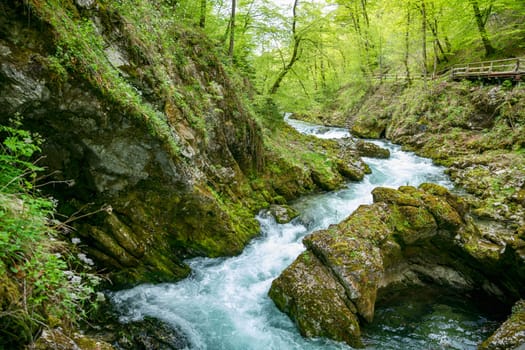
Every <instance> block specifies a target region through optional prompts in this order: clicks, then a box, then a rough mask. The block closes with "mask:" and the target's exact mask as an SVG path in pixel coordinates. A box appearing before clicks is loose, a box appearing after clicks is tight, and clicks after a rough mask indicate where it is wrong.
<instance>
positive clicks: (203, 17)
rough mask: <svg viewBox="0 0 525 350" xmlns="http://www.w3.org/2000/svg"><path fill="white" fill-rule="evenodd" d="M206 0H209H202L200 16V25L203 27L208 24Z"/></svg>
mask: <svg viewBox="0 0 525 350" xmlns="http://www.w3.org/2000/svg"><path fill="white" fill-rule="evenodd" d="M206 2H207V0H201V13H200V18H199V27H201V28H204V27H205V26H206V5H207V4H206Z"/></svg>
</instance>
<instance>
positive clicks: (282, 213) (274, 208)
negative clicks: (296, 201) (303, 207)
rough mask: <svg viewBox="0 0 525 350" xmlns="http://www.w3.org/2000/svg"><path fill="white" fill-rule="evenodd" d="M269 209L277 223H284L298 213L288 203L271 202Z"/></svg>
mask: <svg viewBox="0 0 525 350" xmlns="http://www.w3.org/2000/svg"><path fill="white" fill-rule="evenodd" d="M269 211H270V213H271V214H272V216H273V217H274V218H275V221H277V222H278V223H279V224H286V223H288V222H290V221H292V219H294V218H296V217H297V216H298V215H299V212H298V211H297V210H295V209H294V208H292V207H290V206H288V205H277V204H272V205H270V208H269Z"/></svg>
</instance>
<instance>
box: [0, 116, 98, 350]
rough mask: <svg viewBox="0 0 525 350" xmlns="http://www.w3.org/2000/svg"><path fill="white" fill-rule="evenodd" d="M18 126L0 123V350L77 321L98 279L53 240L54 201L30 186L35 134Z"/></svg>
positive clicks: (34, 172) (72, 252)
mask: <svg viewBox="0 0 525 350" xmlns="http://www.w3.org/2000/svg"><path fill="white" fill-rule="evenodd" d="M20 126H21V124H20V121H19V120H16V119H15V120H14V121H13V125H11V126H5V125H2V126H0V139H3V142H2V144H1V145H0V324H1V325H2V326H1V327H0V348H2V349H3V348H6V349H13V348H20V347H21V346H22V345H24V344H28V343H31V342H33V341H34V340H35V338H36V337H37V336H38V334H39V333H40V331H41V330H42V329H43V328H53V327H56V326H61V327H63V328H65V329H67V328H70V327H72V326H74V325H75V324H77V323H78V322H79V321H80V320H81V319H82V318H83V317H85V316H86V311H85V310H86V309H85V308H84V306H85V303H86V302H87V301H90V299H91V297H92V296H93V295H94V289H93V288H94V287H95V286H96V284H97V282H98V278H97V277H96V276H95V275H94V274H92V273H89V272H86V271H88V266H84V264H85V263H83V262H81V261H80V259H79V257H78V256H77V255H75V254H76V253H77V252H75V249H74V248H70V247H68V245H67V244H66V243H65V242H63V241H60V240H59V239H58V230H59V229H60V226H61V225H60V223H59V222H58V221H57V220H54V219H53V215H54V209H55V203H54V201H53V199H51V198H45V197H42V196H41V195H40V194H39V192H38V190H37V188H36V187H37V186H36V185H35V184H36V180H37V173H38V172H40V171H42V168H40V167H39V166H38V165H36V164H35V163H34V162H32V161H31V159H32V157H33V156H34V155H35V154H36V153H37V152H39V151H40V148H39V146H38V145H39V138H38V136H37V135H32V134H31V133H29V132H27V131H24V130H21V129H20ZM84 260H85V259H84ZM78 271H83V272H78ZM90 304H91V305H92V306H93V307H95V304H94V303H90Z"/></svg>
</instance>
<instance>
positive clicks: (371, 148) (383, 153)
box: [355, 140, 390, 159]
mask: <svg viewBox="0 0 525 350" xmlns="http://www.w3.org/2000/svg"><path fill="white" fill-rule="evenodd" d="M355 147H356V149H357V151H358V152H359V155H360V156H361V157H371V158H382V159H387V158H389V157H390V151H389V150H388V149H386V148H381V147H379V146H378V145H376V144H374V143H372V142H366V141H363V140H358V141H357V142H356V144H355Z"/></svg>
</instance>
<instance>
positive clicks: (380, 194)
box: [372, 187, 421, 207]
mask: <svg viewBox="0 0 525 350" xmlns="http://www.w3.org/2000/svg"><path fill="white" fill-rule="evenodd" d="M372 197H373V199H374V203H378V202H384V203H387V204H396V205H408V206H412V207H417V206H420V205H421V201H420V200H419V199H418V198H414V196H412V195H410V194H406V193H403V192H401V191H398V190H396V189H393V188H387V187H376V188H374V190H373V191H372Z"/></svg>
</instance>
